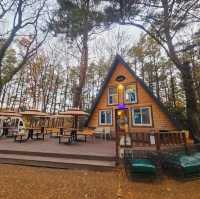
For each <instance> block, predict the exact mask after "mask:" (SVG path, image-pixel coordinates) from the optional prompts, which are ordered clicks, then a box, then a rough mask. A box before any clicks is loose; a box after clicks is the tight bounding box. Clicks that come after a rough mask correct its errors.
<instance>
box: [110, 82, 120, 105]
mask: <svg viewBox="0 0 200 199" xmlns="http://www.w3.org/2000/svg"><path fill="white" fill-rule="evenodd" d="M113 88H114V89H116V94H115V95H116V99H117V101H116V102H115V103H112V104H110V101H109V99H110V89H113ZM115 95H112V96H115ZM118 98H119V95H118V90H117V88H116V87H114V86H110V87H108V95H107V103H108V105H116V104H118V101H119V99H118Z"/></svg>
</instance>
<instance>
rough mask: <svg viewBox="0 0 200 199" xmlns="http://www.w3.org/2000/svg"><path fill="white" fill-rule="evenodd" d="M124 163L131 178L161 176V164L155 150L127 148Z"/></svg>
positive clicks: (152, 178) (139, 178) (145, 178)
mask: <svg viewBox="0 0 200 199" xmlns="http://www.w3.org/2000/svg"><path fill="white" fill-rule="evenodd" d="M124 164H125V170H126V174H127V176H128V177H129V179H137V180H155V179H156V178H157V177H158V176H160V164H159V160H158V158H157V154H156V153H155V152H154V153H153V152H151V153H150V152H149V151H141V150H140V151H134V150H129V149H125V151H124Z"/></svg>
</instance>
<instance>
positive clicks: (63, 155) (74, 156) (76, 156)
mask: <svg viewBox="0 0 200 199" xmlns="http://www.w3.org/2000/svg"><path fill="white" fill-rule="evenodd" d="M0 154H11V155H12V154H13V155H28V156H41V157H55V158H69V159H83V160H102V161H115V160H116V158H115V157H114V156H100V155H83V154H67V153H47V152H36V151H20V150H0Z"/></svg>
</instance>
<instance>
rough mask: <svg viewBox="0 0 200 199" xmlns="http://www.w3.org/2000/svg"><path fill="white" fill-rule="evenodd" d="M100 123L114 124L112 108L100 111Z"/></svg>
mask: <svg viewBox="0 0 200 199" xmlns="http://www.w3.org/2000/svg"><path fill="white" fill-rule="evenodd" d="M99 124H100V125H112V110H101V111H99Z"/></svg>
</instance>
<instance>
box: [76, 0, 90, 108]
mask: <svg viewBox="0 0 200 199" xmlns="http://www.w3.org/2000/svg"><path fill="white" fill-rule="evenodd" d="M84 6H85V10H88V12H89V0H87V1H86V2H85V5H84ZM88 12H87V13H86V15H85V17H84V19H83V21H84V30H83V38H82V51H81V63H80V74H79V84H78V86H76V87H75V89H74V91H73V92H74V99H73V106H74V107H80V108H81V107H82V99H81V98H82V91H83V87H84V85H85V78H86V73H87V68H88Z"/></svg>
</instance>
